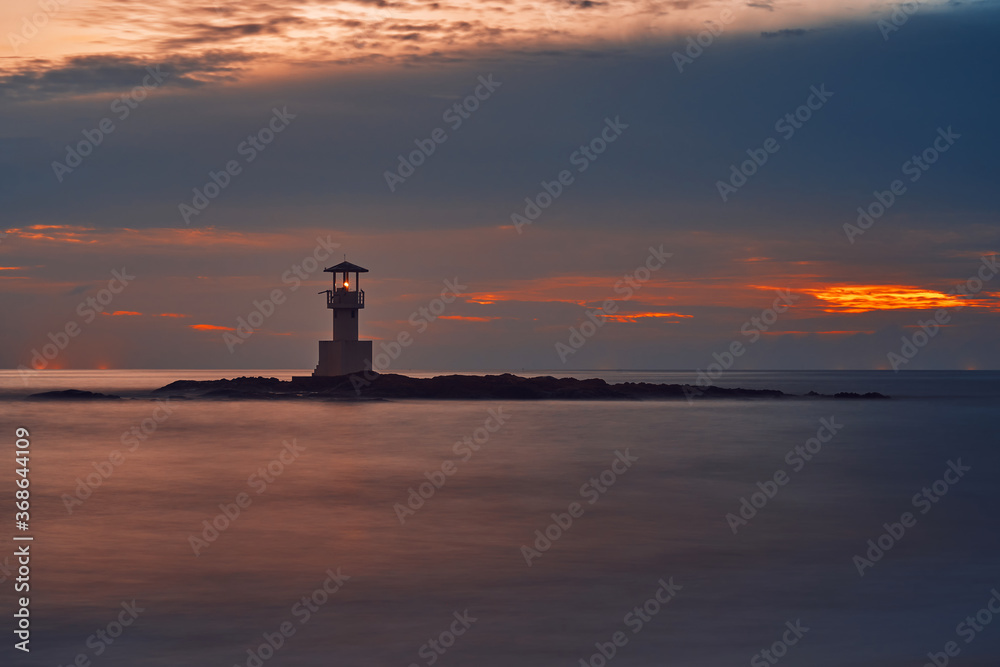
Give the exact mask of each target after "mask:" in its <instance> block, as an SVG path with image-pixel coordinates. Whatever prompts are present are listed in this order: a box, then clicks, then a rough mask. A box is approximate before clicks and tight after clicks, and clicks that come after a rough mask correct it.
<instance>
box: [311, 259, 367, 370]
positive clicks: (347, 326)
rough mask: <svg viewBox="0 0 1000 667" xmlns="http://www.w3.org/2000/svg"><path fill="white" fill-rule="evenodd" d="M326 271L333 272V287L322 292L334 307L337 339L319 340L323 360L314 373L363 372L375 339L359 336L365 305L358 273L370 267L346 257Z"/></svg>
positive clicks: (334, 336) (331, 307) (328, 302)
mask: <svg viewBox="0 0 1000 667" xmlns="http://www.w3.org/2000/svg"><path fill="white" fill-rule="evenodd" d="M323 271H324V272H325V273H332V274H333V289H332V290H326V291H325V292H320V294H326V307H327V308H329V309H331V310H332V311H333V340H321V341H320V342H319V364H317V365H316V370H315V371H313V377H323V376H333V375H348V374H350V373H360V372H362V371H364V370H366V366H367V364H370V363H371V358H372V342H371V341H370V340H358V311H360V310H361V309H362V308H364V307H365V293H364V290H362V289H361V288H360V286H359V284H358V283H359V280H358V277H359V276H360V274H362V273H368V269H365V268H362V267H360V266H358V265H356V264H351V263H350V262H348V261H346V260H345V261H343V262H341V263H340V264H337V265H336V266H331V267H330V268H328V269H323ZM352 273H353V274H354V280H353V281H352V280H351V274H352Z"/></svg>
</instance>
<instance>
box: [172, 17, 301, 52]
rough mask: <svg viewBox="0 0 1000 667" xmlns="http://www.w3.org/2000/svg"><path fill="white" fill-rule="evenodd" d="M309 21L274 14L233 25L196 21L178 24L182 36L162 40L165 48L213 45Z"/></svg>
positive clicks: (275, 31)
mask: <svg viewBox="0 0 1000 667" xmlns="http://www.w3.org/2000/svg"><path fill="white" fill-rule="evenodd" d="M308 24H309V22H308V21H306V20H305V19H302V18H299V17H297V16H276V17H273V18H270V19H267V20H266V21H262V22H252V23H237V24H233V25H213V24H209V23H198V24H193V25H190V24H189V25H178V26H177V30H178V32H179V33H181V34H183V35H184V37H176V38H172V39H167V40H164V41H163V42H162V46H163V47H164V48H166V49H175V48H179V47H184V46H191V45H213V44H219V43H221V42H231V41H236V40H239V39H243V38H245V37H256V36H260V35H280V34H283V33H284V32H285V31H286V30H287V29H288V28H290V27H299V26H303V25H308Z"/></svg>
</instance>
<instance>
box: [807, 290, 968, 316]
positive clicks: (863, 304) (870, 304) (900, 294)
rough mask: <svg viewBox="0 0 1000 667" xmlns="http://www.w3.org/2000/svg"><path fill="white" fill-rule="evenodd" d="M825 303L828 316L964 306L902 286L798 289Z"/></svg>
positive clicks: (955, 300)
mask: <svg viewBox="0 0 1000 667" xmlns="http://www.w3.org/2000/svg"><path fill="white" fill-rule="evenodd" d="M800 291H802V292H805V293H807V294H812V295H813V296H815V297H816V298H817V299H820V300H821V301H825V302H826V307H825V308H824V309H823V310H824V311H825V312H828V313H867V312H869V311H873V310H902V309H909V310H928V309H931V308H955V307H957V306H964V305H968V304H967V302H966V301H964V300H963V299H960V298H958V297H957V296H954V295H950V294H945V293H944V292H938V291H935V290H929V289H923V288H920V287H909V286H906V285H845V286H839V287H827V288H823V289H804V290H800Z"/></svg>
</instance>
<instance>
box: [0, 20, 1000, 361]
mask: <svg viewBox="0 0 1000 667" xmlns="http://www.w3.org/2000/svg"><path fill="white" fill-rule="evenodd" d="M905 9H906V11H904V10H903V9H899V7H898V6H897V5H895V4H892V3H884V2H832V1H810V0H800V1H798V2H782V1H781V0H774V1H773V2H769V1H766V0H757V1H753V2H712V1H706V2H699V1H698V0H692V1H680V0H677V1H673V2H651V1H645V0H643V1H635V2H632V1H620V2H610V1H608V2H599V1H597V0H593V1H591V0H572V1H568V0H531V1H528V0H509V1H504V2H501V1H496V2H494V1H489V2H473V1H471V0H454V1H449V0H443V1H441V2H425V1H408V2H381V1H365V0H355V1H353V2H324V1H321V0H315V1H286V0H276V1H274V2H268V3H253V2H244V1H237V0H218V1H217V2H213V0H205V1H204V2H191V1H186V0H175V1H169V0H168V1H166V2H150V1H148V0H126V1H114V2H112V1H111V0H64V1H63V2H60V0H50V1H48V2H47V1H46V0H43V1H42V2H38V0H31V1H27V0H12V1H5V2H4V3H2V5H0V26H2V27H3V30H2V34H0V37H2V40H0V58H2V63H3V67H2V70H0V118H2V119H3V121H4V122H3V127H2V129H0V234H2V236H0V312H2V313H3V316H2V321H3V326H2V327H0V366H2V367H7V368H16V367H18V365H29V364H31V363H32V358H33V354H34V352H35V351H40V350H42V348H43V346H45V345H46V344H49V343H52V341H53V339H59V338H60V336H59V335H58V333H57V332H63V331H66V328H67V326H70V327H71V328H72V325H73V324H75V325H77V326H78V327H79V331H78V333H77V335H74V336H73V337H72V339H70V340H69V342H68V344H66V345H65V346H64V349H61V350H59V352H58V354H57V355H56V356H55V358H53V359H50V360H48V361H47V367H48V368H234V369H235V368H248V369H249V368H311V367H312V366H314V365H315V363H316V353H317V351H316V341H317V340H320V339H322V338H329V337H330V325H331V318H330V312H329V311H328V310H327V309H326V308H325V302H324V299H323V297H321V296H319V295H317V292H319V291H320V290H324V289H328V288H329V286H330V285H329V282H330V276H329V274H324V273H323V272H322V266H320V267H319V269H318V270H314V271H312V272H307V271H305V269H303V268H302V262H303V259H304V258H307V257H311V256H313V254H314V251H317V248H318V249H319V251H318V252H320V253H321V254H322V255H323V256H326V255H327V254H329V257H330V258H329V260H327V261H324V262H320V264H322V265H323V266H330V265H332V264H336V263H338V262H340V261H341V260H342V259H343V257H344V255H345V254H346V256H347V259H348V260H349V261H351V262H354V263H357V264H360V265H362V266H365V267H367V268H368V269H369V270H370V271H371V272H370V273H368V274H365V275H363V276H362V277H361V287H362V289H364V290H365V292H366V300H367V307H366V308H365V310H364V311H362V315H361V317H362V319H361V336H362V338H371V339H374V340H376V341H389V340H392V339H395V338H397V336H398V335H399V334H400V333H401V332H409V333H410V334H412V336H413V340H414V342H413V344H412V345H411V346H410V347H408V348H406V349H405V350H404V351H403V352H402V354H401V355H400V357H399V358H398V359H397V360H396V361H395V362H394V363H393V365H392V367H391V368H392V369H394V370H395V369H401V370H404V369H435V370H436V369H441V370H445V369H455V370H462V369H467V370H471V369H510V370H515V371H516V370H521V369H562V368H566V369H573V368H631V369H638V368H649V369H657V368H658V369H696V368H705V367H707V366H708V365H709V364H710V363H712V362H713V361H714V358H713V353H722V352H724V351H725V350H727V349H729V347H730V345H731V343H732V342H733V341H741V342H742V343H744V344H745V345H746V347H747V351H746V354H744V355H743V356H741V357H740V358H739V359H738V360H736V365H735V367H734V368H737V369H744V370H749V369H768V368H773V369H875V368H889V365H890V364H889V361H888V359H887V355H888V353H890V352H897V353H898V352H899V350H900V347H901V344H902V343H901V338H903V337H906V338H907V339H912V336H913V335H914V333H915V332H917V331H920V330H921V329H920V323H921V322H926V321H928V320H930V319H933V318H934V317H935V313H940V312H944V313H945V315H947V321H946V322H944V324H943V325H942V326H940V328H939V329H936V330H935V333H934V335H933V336H932V337H930V339H929V340H928V341H927V343H926V345H925V346H921V347H920V350H919V352H918V353H917V354H916V355H915V356H914V357H913V359H912V361H910V362H909V363H908V364H906V365H905V366H903V368H904V369H907V370H913V369H947V368H954V369H997V368H1000V351H998V347H997V332H998V325H1000V300H998V296H1000V275H993V274H996V273H997V272H1000V268H997V269H991V268H990V267H993V266H995V265H994V264H991V261H995V260H990V259H988V258H987V259H986V260H984V259H983V258H984V256H987V257H988V256H990V255H993V254H994V253H997V252H998V251H1000V228H998V223H997V213H998V204H997V192H998V187H997V183H996V179H997V174H998V169H997V159H998V155H1000V153H998V150H1000V132H998V128H997V123H996V120H995V118H996V110H997V99H998V96H997V81H998V63H1000V40H998V39H997V37H998V35H1000V7H998V3H997V2H987V1H982V2H961V3H959V2H924V3H920V4H919V5H917V4H913V5H912V6H907V7H906V8H905ZM893 12H895V14H893ZM893 21H895V22H893ZM706 22H709V23H708V24H706ZM699 33H700V35H699ZM713 33H714V34H713ZM699 39H700V41H701V44H700V45H699V44H698V40H699ZM144 86H145V87H144ZM817 91H820V92H822V93H823V94H822V95H818V92H817ZM477 94H478V97H477ZM456 105H458V110H456V109H455V106H456ZM802 109H805V111H802ZM797 110H798V113H799V114H800V116H799V118H798V120H796V119H795V116H794V114H795V113H796V112H797ZM789 113H791V114H793V116H792V117H791V119H786V114H789ZM804 116H808V118H807V119H805V120H803V117H804ZM616 128H617V129H616ZM602 133H603V135H602ZM434 136H437V137H438V140H437V141H435V140H434V139H433V138H432V137H434ZM602 136H603V139H602V138H601V137H602ZM251 137H252V138H251ZM442 137H444V140H443V141H441V138H442ZM592 142H596V143H592ZM588 145H589V146H591V147H593V146H597V149H594V152H591V149H586V150H581V148H585V147H587V146H588ZM419 146H432V147H433V152H431V153H430V155H427V156H425V155H423V154H419V153H418V155H417V159H415V160H413V162H420V163H421V164H419V165H418V166H415V167H414V168H413V169H412V170H411V169H410V167H409V166H408V165H405V166H404V167H403V168H402V169H401V168H400V156H401V155H403V156H404V158H405V160H406V161H407V162H410V158H408V157H405V156H409V155H411V154H412V153H413V152H414V151H419ZM768 146H770V148H767V147H768ZM598 151H599V154H598ZM425 152H430V151H429V150H426V151H425ZM588 154H589V157H588ZM754 156H756V159H757V163H752V162H751V163H749V164H750V167H747V172H752V173H750V175H748V176H742V175H741V176H737V177H733V174H732V166H733V165H736V168H737V170H738V169H739V168H740V165H741V164H742V163H745V162H747V161H748V160H753V159H754ZM921 156H925V157H924V158H921ZM914 157H917V161H916V162H914ZM925 160H926V162H925ZM931 162H933V163H932V164H931ZM227 169H228V170H229V171H227ZM561 172H565V173H566V175H568V176H569V177H570V178H571V179H572V180H571V181H570V180H569V179H565V180H564V183H563V184H560V185H555V184H558V182H559V178H560V173H561ZM745 173H746V172H745ZM212 174H215V181H214V182H213V177H212ZM387 174H388V175H387ZM543 181H544V182H545V183H546V184H548V186H547V187H548V189H549V192H557V193H558V196H556V197H555V198H554V201H551V204H550V205H548V206H546V207H545V208H544V209H540V210H539V211H538V212H539V213H540V214H539V215H537V217H536V218H535V219H534V220H532V221H531V222H530V224H519V223H518V220H521V221H525V220H527V218H530V217H534V214H533V213H531V211H532V206H530V205H529V204H528V203H526V198H528V199H530V200H535V201H536V202H539V203H542V200H545V198H546V197H549V199H552V197H551V196H550V195H548V194H547V193H546V189H545V188H546V186H544V185H543ZM894 181H898V183H897V185H896V189H895V194H894V193H893V191H892V190H893V183H894ZM720 182H721V184H720ZM216 184H218V185H216ZM213 189H214V196H205V193H206V191H212V190H213ZM196 190H197V192H196ZM539 193H546V194H543V196H542V197H541V198H540V197H539ZM876 193H878V194H876ZM202 197H204V199H202ZM879 199H881V200H882V203H879V202H878V200H879ZM890 199H892V202H891V203H888V202H889V201H890ZM202 204H206V205H205V206H202ZM859 207H863V209H867V210H869V211H872V212H873V216H872V218H870V219H869V220H868V221H867V222H864V225H863V226H861V227H859V226H858V222H857V221H858V218H859V212H858V209H859ZM883 207H885V208H886V210H885V212H884V214H882V215H876V214H877V212H878V211H879V210H880V209H882V208H883ZM526 209H527V210H526ZM515 214H516V215H515ZM512 216H514V217H513V218H512ZM518 216H520V217H518ZM845 225H848V227H847V228H846V229H845ZM852 225H853V227H852ZM318 238H320V239H323V240H324V241H323V243H321V244H319V245H318V242H317V239H318ZM331 244H337V247H336V249H333V250H331V251H327V250H323V247H324V245H325V246H330V245H331ZM661 246H662V249H663V252H664V253H669V254H670V257H669V258H668V259H667V260H666V261H665V262H664V263H663V265H662V267H661V268H658V269H656V270H653V271H651V272H649V274H648V280H645V281H642V280H640V281H639V282H635V278H634V277H633V278H632V279H631V280H632V282H633V283H635V285H636V286H635V287H634V288H630V289H629V290H628V293H630V296H629V298H626V291H625V290H624V289H623V288H621V285H622V284H623V283H620V282H619V281H622V280H623V279H624V277H625V276H626V275H628V276H635V274H636V271H637V270H638V269H640V267H643V266H646V265H647V264H646V263H647V258H648V257H649V256H650V248H651V247H652V248H654V249H659V248H660V247H661ZM296 266H298V267H299V268H298V269H296V268H294V267H296ZM116 271H117V272H119V274H123V275H126V276H130V275H131V276H134V278H131V279H127V281H126V282H127V284H125V285H124V286H122V284H121V281H120V280H119V281H118V282H115V283H113V284H112V286H113V287H114V289H113V290H112V292H115V293H113V298H111V300H110V301H109V302H108V303H107V304H106V305H104V306H101V307H102V308H103V310H104V312H102V313H100V314H98V313H97V311H96V310H93V309H92V305H91V306H88V305H87V303H88V299H96V298H98V296H99V295H100V293H101V291H102V290H105V289H108V288H109V281H112V279H113V277H114V276H113V272H116ZM643 271H645V269H642V270H640V274H641V273H642V272H643ZM296 272H298V276H300V277H295V278H292V277H290V276H296ZM977 276H978V278H977ZM970 279H972V282H970ZM116 280H117V279H116ZM977 280H979V281H981V282H979V283H978V285H979V286H978V287H976V286H975V285H976V281H977ZM445 281H451V282H453V283H454V282H456V281H457V283H458V284H460V285H462V286H464V288H463V290H462V293H461V294H460V295H459V296H458V298H457V299H455V300H454V301H453V302H452V303H449V304H447V306H446V308H445V309H444V311H443V312H442V316H441V317H440V318H437V319H435V320H434V321H429V320H428V321H427V323H426V325H421V324H419V323H420V322H421V321H423V320H421V319H420V318H421V317H422V316H418V317H417V318H411V314H414V313H419V309H421V308H428V307H429V305H430V304H432V303H433V301H434V299H435V298H436V297H438V296H439V295H440V294H441V292H442V290H443V289H446V285H445ZM625 284H627V283H625ZM616 285H617V286H618V289H616ZM959 285H961V286H963V288H962V289H965V290H967V291H971V292H974V293H969V294H967V295H962V294H961V293H959V294H956V292H955V288H956V286H959ZM970 285H972V286H973V289H971V290H968V287H969V286H970ZM293 288H294V289H293ZM275 290H280V291H281V295H282V299H281V301H282V303H280V304H278V305H276V306H274V308H273V313H271V314H270V315H269V316H268V317H266V318H265V319H264V322H263V324H262V325H261V326H260V327H259V328H258V329H257V330H256V331H255V332H254V333H253V335H252V336H250V337H249V338H247V339H245V340H244V342H242V343H240V344H239V345H236V346H235V347H233V346H232V345H228V346H227V344H226V342H225V340H224V338H223V336H224V334H227V333H230V334H231V333H232V331H233V330H235V329H236V328H237V327H238V321H239V318H240V317H244V318H245V317H247V316H248V315H249V314H250V313H251V312H253V311H254V309H255V304H254V302H255V301H257V302H258V303H260V302H263V301H265V300H268V299H269V298H270V296H271V295H272V294H273V293H274V291H275ZM779 293H780V294H785V295H791V297H789V298H790V300H791V301H792V302H793V303H792V305H791V306H790V307H789V308H788V309H787V311H786V312H783V313H781V314H780V315H778V317H777V321H776V322H774V323H773V324H770V325H765V326H766V329H767V330H766V331H765V330H763V329H757V328H756V325H752V327H753V328H752V329H751V333H752V332H753V331H759V335H758V336H750V335H747V333H746V332H747V330H746V329H745V325H746V323H748V322H750V321H751V318H753V317H755V316H757V317H760V316H761V313H762V312H763V311H765V310H766V309H768V308H769V307H771V306H772V304H773V303H774V302H775V299H776V298H778V294H779ZM106 294H107V293H106ZM609 299H614V300H617V310H616V312H615V314H614V315H612V316H611V317H609V318H608V320H607V321H606V323H605V324H604V325H603V326H602V327H600V328H599V329H598V330H597V332H596V333H594V335H593V336H592V337H591V338H589V339H588V340H587V341H586V343H585V344H584V345H583V346H582V347H581V348H580V349H579V351H577V352H575V353H574V354H572V355H571V356H569V357H568V359H567V361H566V363H565V364H564V363H563V361H562V360H561V359H560V357H559V355H558V354H557V352H556V349H555V346H556V344H557V343H560V342H562V343H565V342H567V340H568V339H569V337H570V327H580V325H581V324H582V323H584V322H587V321H588V318H587V311H588V310H592V309H594V308H600V306H601V304H602V303H604V302H605V301H606V300H609ZM81 304H82V305H81ZM265 309H266V308H265ZM91 311H92V314H91ZM267 314H268V313H265V315H267ZM415 321H416V322H417V323H418V324H414V322H415ZM941 321H943V320H941ZM50 334H52V336H50ZM230 347H232V348H233V350H232V351H230ZM377 349H378V342H376V350H377Z"/></svg>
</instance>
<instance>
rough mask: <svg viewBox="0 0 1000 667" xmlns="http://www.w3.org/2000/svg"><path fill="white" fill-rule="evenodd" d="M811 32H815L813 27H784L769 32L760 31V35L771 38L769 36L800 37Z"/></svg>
mask: <svg viewBox="0 0 1000 667" xmlns="http://www.w3.org/2000/svg"><path fill="white" fill-rule="evenodd" d="M811 32H817V30H816V29H815V28H811V29H809V30H806V29H805V28H785V29H784V30H774V31H771V32H767V31H765V32H762V33H760V36H761V37H764V38H771V37H802V36H803V35H808V34H809V33H811Z"/></svg>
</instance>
